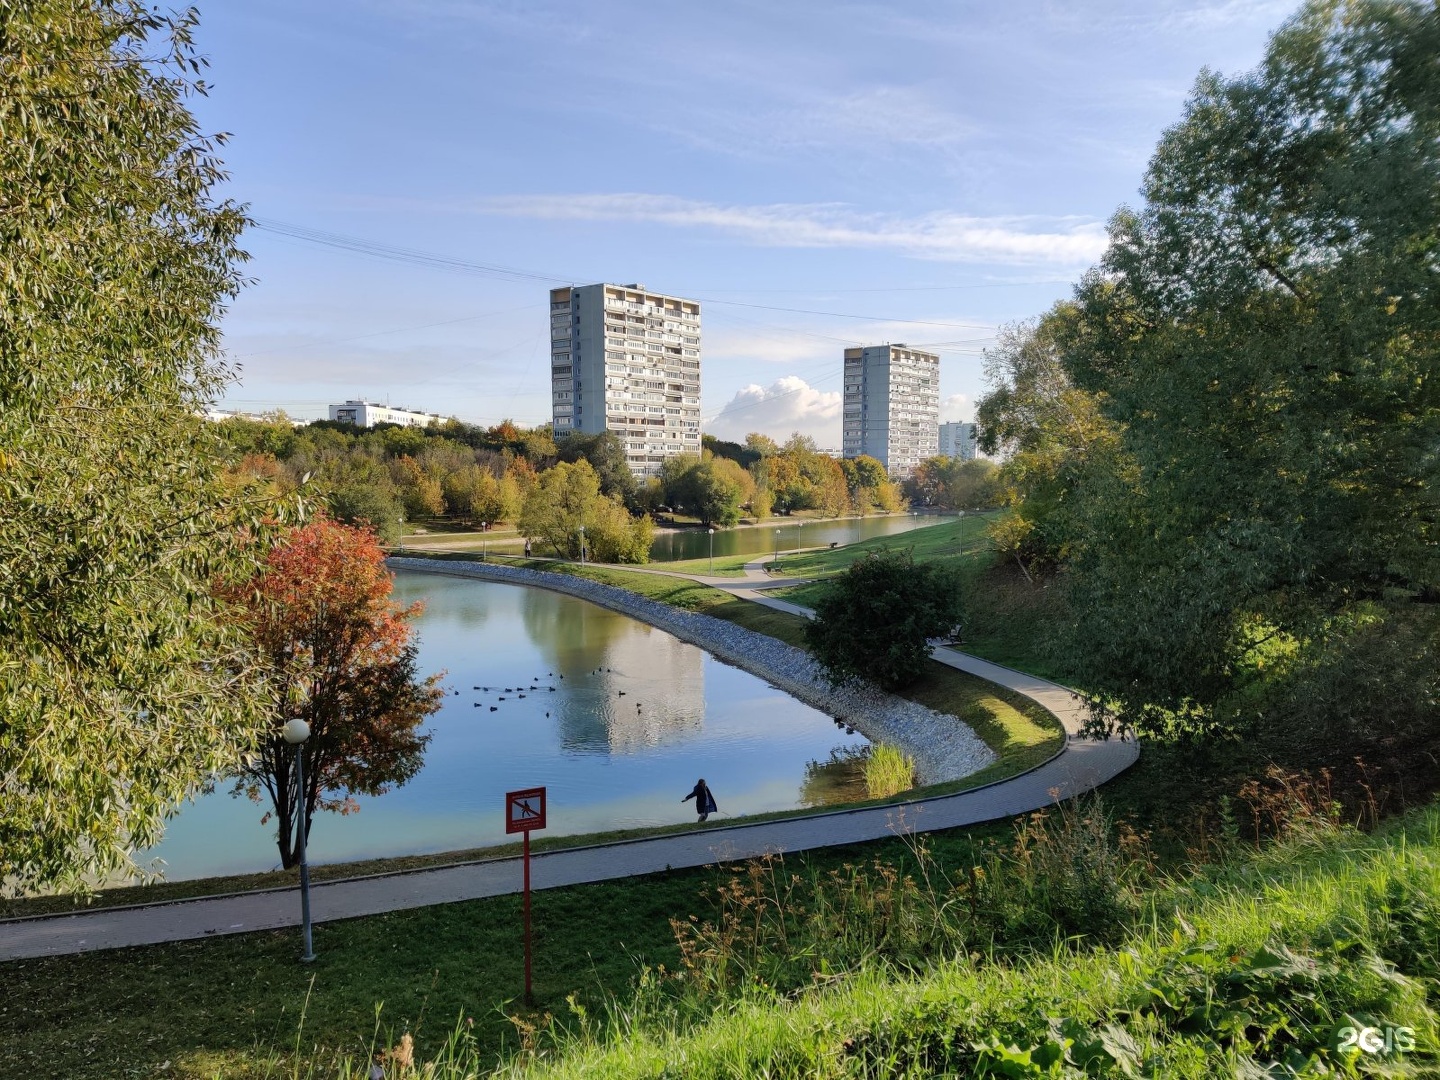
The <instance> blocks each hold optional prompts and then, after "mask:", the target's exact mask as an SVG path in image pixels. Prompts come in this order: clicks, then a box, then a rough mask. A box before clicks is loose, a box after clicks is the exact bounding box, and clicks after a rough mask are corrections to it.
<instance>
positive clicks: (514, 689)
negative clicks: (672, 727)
mask: <svg viewBox="0 0 1440 1080" xmlns="http://www.w3.org/2000/svg"><path fill="white" fill-rule="evenodd" d="M614 673H615V672H614V669H613V668H608V667H597V668H596V669H595V670H594V671H591V672H590V674H591V675H613V674H614ZM545 675H546V677H547V678H551V679H563V678H565V676H564V675H556V674H555V673H554V672H553V671H547V672H546V673H545ZM471 689H472V690H478V691H480V692H481V693H483V694H490V693H495V694H498V695H500V696H498V697H497V698H496V700H497V701H505V700H506V698H505V697H504V695H505V694H514V695H515V697H516V699H517V700H519V699H520V698H523V697H524V696H525V694H526V692H529V693H532V694H533V693H538V692H541V691H544V692H547V693H551V694H553V693H555V691H556V690H557V689H558V687H555V686H550V685H541V679H540V676H539V675H536V676H535V681H534V682H532V683H531V684H530V685H529V686H475V687H471ZM455 693H456V694H459V693H460V691H459V690H456V691H455ZM615 696H616V697H624V696H625V691H624V690H617V691H615ZM471 704H472V705H473V706H475V708H477V709H478V708H480V707H482V706H483V705H485V702H483V701H472V702H471ZM489 708H490V711H491V712H499V711H500V706H499V705H491V706H490V707H489ZM643 710H644V706H643V705H642V704H641V703H640V702H638V701H637V702H636V703H635V711H636V712H642V711H643ZM545 715H546V716H549V715H550V714H549V713H548V712H547V713H546V714H545ZM835 726H836V727H838V728H844V729H845V734H846V735H854V734H855V729H854V728H853V727H851V726H850V725H849V724H847V723H845V721H844V720H841V719H840V718H839V717H836V718H835Z"/></svg>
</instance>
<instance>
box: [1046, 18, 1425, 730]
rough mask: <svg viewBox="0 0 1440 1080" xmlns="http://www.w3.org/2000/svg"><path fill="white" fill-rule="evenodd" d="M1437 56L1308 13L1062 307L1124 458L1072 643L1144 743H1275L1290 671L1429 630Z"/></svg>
mask: <svg viewBox="0 0 1440 1080" xmlns="http://www.w3.org/2000/svg"><path fill="white" fill-rule="evenodd" d="M1437 55H1440V9H1437V8H1436V7H1435V6H1434V5H1433V4H1430V3H1408V2H1380V0H1351V2H1338V0H1334V2H1314V3H1311V4H1308V5H1307V6H1306V7H1304V8H1303V9H1302V10H1301V12H1300V13H1299V14H1298V15H1297V16H1296V17H1295V18H1293V19H1292V20H1291V21H1290V22H1288V23H1287V24H1286V25H1285V26H1284V27H1283V28H1282V29H1281V30H1280V31H1279V32H1278V33H1276V34H1275V36H1274V37H1273V38H1272V40H1271V43H1270V46H1269V48H1268V50H1267V53H1266V57H1265V60H1264V62H1263V64H1262V65H1261V66H1260V67H1259V68H1257V69H1256V70H1255V71H1254V72H1252V73H1249V74H1246V75H1243V76H1241V77H1239V78H1236V79H1230V80H1227V79H1224V78H1222V77H1221V76H1219V75H1216V74H1212V73H1206V74H1204V75H1202V76H1201V77H1200V79H1199V81H1198V82H1197V84H1196V87H1195V90H1194V92H1193V94H1192V96H1191V99H1190V101H1189V103H1188V104H1187V107H1186V110H1185V114H1184V116H1183V118H1182V119H1181V121H1180V122H1179V123H1178V124H1177V125H1176V126H1175V127H1173V128H1171V129H1170V130H1169V131H1168V132H1166V134H1165V136H1164V138H1163V139H1162V140H1161V142H1160V145H1159V147H1158V148H1157V150H1156V153H1155V156H1154V158H1153V159H1152V161H1151V164H1150V168H1149V171H1148V173H1147V177H1146V182H1145V189H1144V190H1145V197H1146V205H1145V207H1144V208H1143V209H1142V210H1140V211H1138V212H1134V211H1128V210H1126V211H1122V212H1120V213H1119V214H1117V215H1116V217H1115V218H1114V220H1113V221H1112V223H1111V246H1110V248H1109V251H1108V253H1107V255H1106V257H1105V259H1104V261H1103V262H1102V264H1101V266H1100V267H1099V269H1098V270H1096V271H1095V272H1093V273H1092V274H1091V275H1089V276H1088V277H1087V278H1086V280H1085V281H1084V282H1083V284H1082V286H1081V288H1080V289H1079V291H1078V293H1077V298H1076V300H1077V307H1078V309H1079V312H1080V316H1081V318H1080V320H1079V329H1080V333H1079V334H1078V335H1077V337H1076V339H1075V341H1074V342H1073V343H1072V347H1070V348H1068V349H1067V351H1066V370H1067V372H1068V373H1069V375H1070V376H1071V378H1072V379H1073V381H1074V384H1075V385H1076V387H1077V388H1078V389H1080V390H1082V391H1086V392H1089V393H1093V394H1096V395H1099V398H1098V400H1100V402H1101V405H1102V408H1103V411H1104V413H1105V415H1106V417H1107V418H1108V419H1109V421H1110V422H1112V423H1114V424H1116V425H1118V426H1119V427H1120V428H1121V429H1122V431H1123V436H1122V438H1123V446H1124V450H1125V452H1126V454H1127V455H1128V456H1129V460H1130V462H1131V466H1130V469H1129V472H1128V473H1117V474H1114V475H1113V477H1112V479H1111V480H1110V481H1109V482H1108V485H1107V484H1091V485H1090V492H1089V494H1088V495H1087V497H1086V498H1085V499H1084V500H1083V505H1082V506H1081V507H1080V509H1081V511H1082V523H1083V527H1084V528H1083V540H1082V543H1081V544H1080V545H1079V546H1078V549H1077V552H1076V557H1075V558H1074V559H1073V560H1072V577H1073V595H1072V600H1073V608H1074V610H1075V612H1076V614H1077V616H1078V618H1077V627H1076V642H1075V646H1074V650H1073V651H1074V653H1075V655H1076V656H1077V657H1078V658H1080V659H1081V660H1082V661H1083V663H1084V664H1085V667H1086V678H1087V679H1089V680H1091V681H1090V682H1089V685H1094V686H1097V687H1098V688H1103V689H1105V690H1107V691H1109V692H1111V693H1112V694H1114V695H1115V696H1116V698H1117V699H1118V700H1120V701H1121V703H1122V704H1124V705H1127V706H1129V707H1130V708H1131V716H1132V719H1134V720H1135V721H1136V722H1137V723H1139V724H1140V725H1141V726H1146V725H1150V726H1154V727H1157V728H1158V727H1159V726H1161V725H1163V724H1167V723H1170V719H1169V718H1170V717H1172V716H1174V715H1182V716H1187V717H1197V716H1198V717H1201V718H1203V719H1202V720H1201V721H1199V722H1200V723H1202V724H1218V725H1222V726H1226V727H1240V728H1242V729H1243V728H1253V727H1255V726H1256V725H1263V724H1265V723H1267V722H1268V713H1267V708H1268V706H1267V705H1265V704H1264V703H1263V701H1262V700H1261V699H1262V698H1263V696H1264V691H1265V688H1266V687H1267V686H1269V685H1271V684H1272V683H1273V682H1275V681H1276V679H1277V676H1278V677H1288V676H1289V674H1290V673H1291V672H1294V671H1298V670H1304V671H1306V672H1308V674H1307V676H1306V678H1307V679H1311V680H1313V681H1312V685H1314V686H1317V687H1318V686H1319V685H1321V683H1322V682H1323V681H1324V680H1323V679H1322V678H1321V673H1322V672H1323V671H1324V670H1325V669H1326V667H1327V665H1330V664H1331V663H1338V662H1340V658H1341V657H1344V656H1350V657H1351V659H1350V660H1347V661H1346V662H1347V663H1349V664H1351V665H1352V668H1355V667H1359V666H1363V665H1357V664H1356V663H1355V661H1354V659H1353V651H1354V648H1355V647H1357V643H1359V642H1362V641H1368V642H1370V643H1371V644H1370V645H1369V646H1368V647H1369V648H1371V649H1372V656H1373V658H1374V660H1375V662H1376V664H1377V666H1379V665H1382V664H1383V665H1384V666H1387V667H1388V666H1389V660H1388V658H1386V657H1384V656H1382V655H1381V653H1382V652H1383V649H1384V646H1383V644H1381V643H1382V642H1383V641H1384V639H1385V634H1384V633H1381V632H1377V631H1376V629H1375V628H1376V626H1377V620H1378V625H1384V624H1385V623H1387V622H1394V623H1395V624H1396V625H1397V626H1406V625H1409V624H1411V623H1412V622H1414V621H1415V620H1417V619H1418V620H1420V624H1421V625H1423V624H1424V623H1425V622H1426V621H1429V622H1430V623H1431V624H1432V625H1433V615H1432V613H1433V611H1434V604H1435V602H1436V601H1437V600H1440V544H1437V543H1436V540H1437V513H1436V505H1435V497H1434V492H1435V491H1436V489H1437V482H1440V458H1437V456H1436V454H1435V447H1436V446H1437V445H1440V379H1437V375H1440V364H1437V361H1440V345H1437V342H1440V279H1437V275H1436V259H1437V254H1440V109H1437V108H1436V103H1437V101H1440V68H1437V65H1436V62H1435V58H1436V56H1437ZM1424 636H1425V635H1424V634H1423V633H1422V634H1421V635H1420V637H1421V638H1423V637H1424ZM1082 641H1083V645H1082V644H1081V643H1082ZM1424 651H1425V650H1424V649H1423V648H1422V649H1417V650H1415V651H1414V653H1413V655H1415V656H1417V657H1418V656H1420V655H1422V654H1423V653H1424ZM1417 663H1420V666H1419V667H1417V668H1416V669H1414V670H1413V671H1412V672H1411V674H1410V677H1408V678H1405V679H1401V680H1399V681H1398V682H1397V683H1395V684H1394V687H1393V688H1394V690H1395V692H1397V693H1400V694H1403V695H1406V696H1407V697H1410V698H1411V699H1412V700H1411V701H1409V702H1407V703H1405V709H1406V710H1409V709H1411V708H1412V706H1414V705H1415V703H1416V702H1419V701H1420V700H1421V696H1423V695H1424V694H1428V693H1431V689H1430V688H1431V687H1432V685H1433V683H1434V664H1433V657H1432V659H1431V660H1429V661H1425V662H1419V661H1417ZM1303 696H1304V695H1298V694H1295V695H1292V697H1293V698H1294V699H1295V700H1301V699H1302V698H1303ZM1314 700H1315V701H1316V703H1317V706H1318V704H1319V703H1320V702H1321V701H1322V700H1323V699H1322V697H1321V695H1320V694H1319V693H1317V694H1316V695H1315V699H1314ZM1432 700H1433V699H1432ZM1325 708H1326V709H1327V710H1330V711H1333V707H1332V706H1328V705H1327V706H1326V707H1325ZM1369 709H1370V711H1372V712H1374V713H1376V714H1377V719H1376V720H1374V721H1371V723H1372V724H1383V723H1384V722H1385V721H1384V720H1381V719H1379V718H1378V716H1379V714H1383V713H1385V712H1387V711H1388V707H1387V708H1380V707H1377V705H1376V703H1375V702H1373V701H1372V702H1371V703H1370V704H1369ZM1420 713H1421V714H1423V715H1428V716H1429V720H1428V723H1429V724H1431V725H1432V730H1433V725H1434V724H1435V722H1436V711H1435V708H1434V706H1433V705H1428V706H1425V707H1424V708H1422V709H1421V710H1420ZM1292 716H1294V714H1292ZM1188 722H1189V721H1187V723H1188ZM1313 722H1314V717H1313V716H1312V717H1311V718H1310V719H1309V720H1308V721H1307V723H1313Z"/></svg>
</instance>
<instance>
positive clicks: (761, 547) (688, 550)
mask: <svg viewBox="0 0 1440 1080" xmlns="http://www.w3.org/2000/svg"><path fill="white" fill-rule="evenodd" d="M941 520H942V518H941V517H940V515H937V514H909V513H905V514H887V515H885V516H883V517H864V518H845V519H841V520H835V521H809V520H804V519H801V520H796V521H795V522H793V523H791V522H786V523H785V524H783V525H769V524H767V525H756V526H753V527H749V528H743V529H716V530H715V554H716V555H717V556H720V555H756V556H759V555H766V554H770V553H773V552H774V551H775V549H776V545H777V541H778V545H779V550H780V558H781V560H782V561H783V560H784V558H785V553H786V552H787V551H795V550H796V549H798V548H813V547H823V546H824V545H826V544H853V543H855V542H856V541H857V540H868V539H870V538H871V537H874V536H890V535H893V534H897V533H905V532H909V531H910V530H911V529H923V528H924V527H925V526H927V525H938V524H939V523H940V521H941ZM777 530H778V531H779V536H778V537H777V536H776V531H777ZM709 555H710V536H709V534H708V533H707V532H706V531H705V530H704V529H677V530H675V531H673V532H662V533H658V534H657V535H656V537H655V542H654V543H653V544H651V545H650V558H651V559H653V560H654V561H655V562H674V561H676V560H679V559H704V558H708V557H709Z"/></svg>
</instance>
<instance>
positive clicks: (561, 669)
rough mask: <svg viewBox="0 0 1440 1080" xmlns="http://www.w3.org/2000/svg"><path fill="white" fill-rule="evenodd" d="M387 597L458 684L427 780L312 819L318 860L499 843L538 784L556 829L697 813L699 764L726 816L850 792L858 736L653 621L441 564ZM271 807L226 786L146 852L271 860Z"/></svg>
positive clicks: (442, 719) (433, 745)
mask: <svg viewBox="0 0 1440 1080" xmlns="http://www.w3.org/2000/svg"><path fill="white" fill-rule="evenodd" d="M395 599H396V600H397V601H399V602H400V603H402V604H409V603H411V602H413V601H416V600H424V601H425V603H426V609H425V613H424V614H423V615H421V616H420V618H419V619H418V620H417V623H416V627H417V629H418V631H419V641H420V670H421V671H422V672H426V673H428V672H433V671H438V670H442V669H443V670H444V671H446V672H447V673H448V674H447V675H446V678H445V685H446V686H447V687H449V688H450V690H449V696H447V697H446V698H445V702H444V705H443V707H442V708H441V710H440V711H439V712H438V713H436V714H435V715H434V716H432V717H431V718H430V720H429V722H428V724H427V727H428V729H429V730H431V731H432V732H433V735H434V737H433V738H432V740H431V742H430V746H429V748H428V750H427V751H426V757H425V765H424V767H423V769H422V770H421V772H420V774H419V775H418V776H416V777H415V778H414V779H413V780H411V781H410V783H408V784H406V785H405V786H404V787H400V788H395V789H392V790H391V791H390V792H389V793H387V794H385V795H383V796H379V797H376V798H363V797H362V798H360V800H359V802H360V810H359V812H358V813H355V814H350V815H346V816H341V815H338V814H333V813H321V814H319V815H317V817H316V819H315V823H314V825H313V826H312V828H311V833H310V858H311V861H312V862H314V863H324V862H342V861H348V860H353V859H362V858H371V857H376V856H387V855H402V854H417V853H425V852H435V851H453V850H458V849H462V848H470V847H481V846H485V845H490V844H496V843H503V842H504V841H505V840H506V839H507V838H506V836H505V832H504V823H503V819H502V803H503V797H504V793H505V792H506V791H507V790H514V789H517V788H526V787H535V786H540V785H544V786H546V787H547V788H548V789H549V790H548V803H549V806H548V809H549V828H548V829H547V830H546V835H552V836H553V835H557V834H575V833H587V832H598V831H602V830H608V829H625V828H635V827H641V826H655V825H665V824H671V823H675V822H685V821H694V820H695V813H694V810H693V805H694V804H693V803H682V802H681V801H680V800H681V797H682V796H683V795H685V794H686V793H687V792H689V791H690V789H691V788H692V787H693V786H694V784H695V780H696V778H697V777H701V776H703V777H704V778H705V779H706V781H707V782H708V783H709V784H710V787H711V788H712V790H713V791H714V792H715V798H716V801H717V802H718V803H719V806H720V809H721V810H722V811H724V812H727V813H728V814H730V815H739V814H754V813H763V812H766V811H771V810H788V809H794V808H796V807H800V806H810V805H819V804H822V803H826V802H830V801H838V800H840V799H843V798H854V797H857V792H856V791H855V788H854V781H855V774H856V765H855V760H854V758H855V755H856V754H857V752H859V751H861V750H862V749H863V748H864V746H865V740H864V739H863V738H862V737H861V736H859V735H846V734H845V732H844V731H843V730H842V729H839V728H837V727H836V726H835V722H834V720H833V719H831V718H830V717H828V716H826V715H824V714H823V713H820V712H818V711H816V710H814V709H811V708H810V707H808V706H806V705H803V704H801V703H800V702H798V701H796V700H795V699H794V698H792V697H789V696H788V695H786V694H783V693H781V692H780V691H779V690H776V689H774V688H773V687H771V686H769V685H767V684H766V683H765V682H764V681H763V680H761V679H758V678H756V677H755V676H753V675H750V674H748V673H746V672H743V671H740V670H739V669H737V668H733V667H730V666H729V665H726V664H723V663H721V662H720V661H718V660H716V659H715V658H714V657H712V656H710V655H709V654H708V653H706V652H704V651H703V650H701V649H698V648H695V647H694V646H692V645H687V644H685V643H684V642H682V641H679V640H678V639H676V638H674V637H671V636H670V635H669V634H666V633H663V632H662V631H659V630H656V629H654V628H653V627H650V626H647V625H645V624H644V623H640V622H637V621H635V620H633V619H630V618H627V617H626V616H624V615H620V614H617V613H615V612H612V611H608V610H606V609H604V608H600V607H596V606H595V605H593V604H589V603H586V602H585V601H583V600H578V599H575V598H573V597H569V596H562V595H560V594H559V593H552V592H548V591H545V590H542V589H532V588H526V587H522V586H516V585H501V584H496V583H492V582H484V581H476V580H473V579H466V578H458V577H444V576H441V575H437V574H424V573H406V572H403V571H402V572H400V573H398V574H397V575H396V581H395ZM552 686H553V687H554V688H555V689H554V690H553V691H552V690H550V689H549V688H550V687H552ZM472 687H489V688H490V689H489V690H488V691H485V690H475V689H472ZM531 687H537V688H538V689H531ZM506 688H509V692H508V693H507V692H506ZM517 688H519V689H518V690H517ZM455 691H458V692H459V693H458V696H457V694H456V693H455ZM519 693H524V694H525V697H524V698H520V697H519V696H518V694H519ZM622 694H623V696H622ZM501 698H504V699H505V700H503V701H502V700H500V699H501ZM637 706H638V708H637ZM492 707H493V709H494V711H492ZM265 810H266V807H265V806H263V805H260V804H256V803H252V802H249V801H248V800H246V799H244V798H235V797H232V796H231V795H230V794H229V785H222V786H221V787H219V788H218V789H217V790H216V791H215V792H213V793H211V794H209V795H205V796H202V797H201V798H200V799H198V800H197V801H196V802H195V803H193V804H191V805H189V806H187V807H185V808H184V809H183V810H182V811H181V812H180V813H179V815H178V816H177V817H176V818H175V819H174V820H172V821H171V823H170V826H169V829H168V830H167V833H166V836H165V839H164V840H163V841H162V842H161V843H160V844H159V845H158V846H157V847H155V848H153V849H151V850H150V851H149V852H146V853H144V855H143V856H142V857H141V862H142V864H143V863H146V862H148V861H150V860H151V859H154V858H159V859H163V860H164V862H165V867H164V870H165V876H166V878H168V879H170V880H181V879H185V878H193V877H207V876H211V875H216V874H231V873H249V872H254V871H260V870H267V869H270V868H272V867H274V866H276V865H277V861H278V860H277V855H276V849H275V843H274V827H273V825H262V824H261V820H260V819H261V817H262V816H263V815H264V813H265ZM721 820H724V814H722V815H721Z"/></svg>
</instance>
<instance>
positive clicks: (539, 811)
mask: <svg viewBox="0 0 1440 1080" xmlns="http://www.w3.org/2000/svg"><path fill="white" fill-rule="evenodd" d="M543 828H545V789H544V788H543V787H536V788H526V789H525V790H524V791H507V792H506V793H505V831H506V832H507V833H517V832H518V833H524V834H525V848H524V850H525V856H524V864H525V1003H526V1004H527V1005H533V1004H534V1003H535V998H534V995H533V994H532V993H531V992H530V830H531V829H543Z"/></svg>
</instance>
